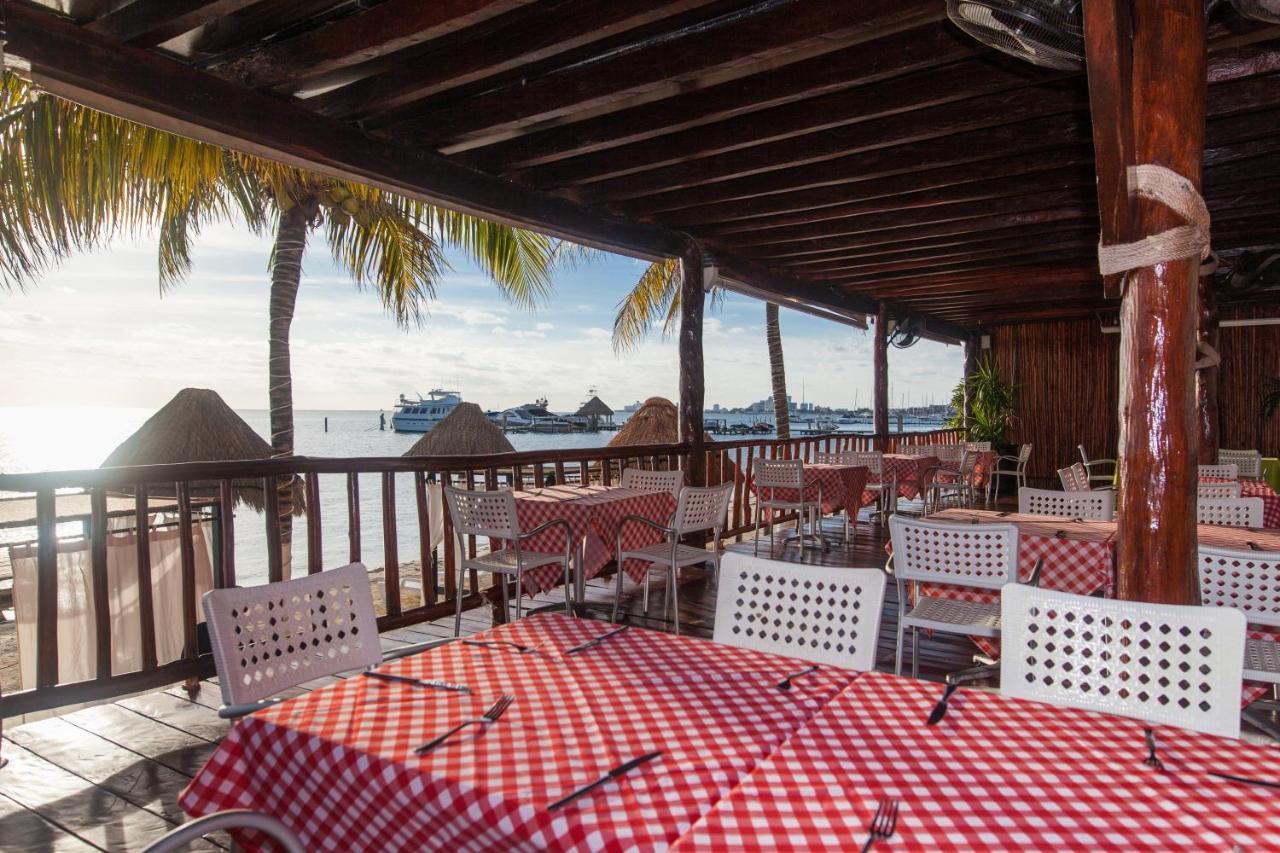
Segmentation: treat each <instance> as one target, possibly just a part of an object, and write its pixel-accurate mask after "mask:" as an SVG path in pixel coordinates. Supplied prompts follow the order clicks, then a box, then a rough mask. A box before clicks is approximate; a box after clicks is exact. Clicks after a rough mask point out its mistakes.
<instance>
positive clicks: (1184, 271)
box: [1086, 0, 1206, 604]
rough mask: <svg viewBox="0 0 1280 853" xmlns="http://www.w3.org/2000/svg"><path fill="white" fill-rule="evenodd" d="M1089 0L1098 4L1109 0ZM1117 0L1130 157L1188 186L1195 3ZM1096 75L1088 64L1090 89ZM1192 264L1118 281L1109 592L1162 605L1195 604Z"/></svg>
mask: <svg viewBox="0 0 1280 853" xmlns="http://www.w3.org/2000/svg"><path fill="white" fill-rule="evenodd" d="M1092 2H1093V3H1094V4H1101V5H1103V6H1106V5H1109V4H1111V5H1115V2H1116V0H1092ZM1120 2H1122V3H1125V5H1130V7H1131V9H1132V41H1131V44H1132V53H1131V69H1130V70H1131V75H1132V77H1131V79H1132V84H1131V88H1130V92H1129V98H1128V103H1127V111H1128V112H1129V114H1130V117H1131V127H1132V133H1133V157H1134V162H1136V163H1138V164H1142V163H1155V164H1159V165H1161V166H1165V167H1166V168H1169V169H1171V170H1173V171H1175V172H1177V173H1179V174H1181V175H1184V176H1185V177H1187V178H1188V179H1190V180H1191V181H1192V182H1193V183H1194V184H1195V186H1196V187H1199V186H1200V161H1201V158H1202V156H1203V153H1204V129H1205V88H1206V81H1205V63H1206V59H1205V15H1204V3H1203V0H1132V2H1131V4H1130V3H1127V2H1125V0H1120ZM1086 8H1088V6H1087V5H1086ZM1088 23H1089V19H1088V18H1086V26H1088ZM1093 36H1094V33H1089V37H1090V38H1092V37H1093ZM1120 43H1121V44H1123V43H1124V41H1123V39H1121V40H1120ZM1091 56H1092V54H1091ZM1121 56H1123V51H1122V52H1121ZM1120 79H1123V78H1122V77H1121V78H1120ZM1097 82H1098V81H1096V80H1095V77H1094V70H1093V69H1091V70H1090V85H1091V86H1094V85H1095V84H1096V83H1097ZM1095 118H1096V117H1095ZM1132 211H1133V220H1132V221H1133V225H1134V227H1133V234H1134V236H1135V237H1136V238H1141V237H1144V236H1147V235H1152V234H1158V233H1160V232H1162V231H1165V230H1167V229H1169V228H1173V227H1175V226H1179V225H1182V224H1183V222H1182V221H1181V220H1180V219H1179V217H1177V216H1176V215H1175V214H1173V213H1172V212H1171V211H1169V210H1168V209H1166V208H1164V207H1162V206H1160V205H1158V204H1155V203H1152V202H1147V201H1138V200H1135V201H1133V203H1132ZM1198 269H1199V260H1198V259H1187V260H1180V261H1171V262H1166V263H1161V264H1157V265H1155V266H1151V267H1144V268H1141V269H1136V270H1132V271H1131V272H1130V273H1129V274H1128V276H1127V281H1126V283H1125V289H1124V298H1123V301H1122V303H1121V309H1120V482H1119V487H1120V488H1119V501H1118V505H1117V507H1116V509H1117V512H1118V515H1119V517H1120V523H1119V531H1118V533H1117V540H1116V541H1117V560H1118V594H1119V596H1120V598H1124V599H1130V600H1140V601H1153V602H1160V603H1166V604H1188V603H1194V602H1197V601H1198V600H1199V594H1198V589H1197V584H1196V568H1195V552H1196V524H1195V503H1196V437H1197V429H1196V414H1195V409H1196V390H1195V367H1194V363H1195V349H1196V314H1197V312H1196V281H1197V277H1198V275H1197V274H1198Z"/></svg>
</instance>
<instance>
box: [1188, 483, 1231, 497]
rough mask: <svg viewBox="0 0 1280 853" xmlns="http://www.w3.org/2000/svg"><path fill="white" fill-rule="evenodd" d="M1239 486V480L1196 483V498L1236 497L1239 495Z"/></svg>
mask: <svg viewBox="0 0 1280 853" xmlns="http://www.w3.org/2000/svg"><path fill="white" fill-rule="evenodd" d="M1240 490H1241V486H1240V483H1239V481H1237V482H1234V483H1197V484H1196V497H1198V498H1238V497H1240Z"/></svg>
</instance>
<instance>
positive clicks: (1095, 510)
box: [1018, 488, 1116, 521]
mask: <svg viewBox="0 0 1280 853" xmlns="http://www.w3.org/2000/svg"><path fill="white" fill-rule="evenodd" d="M1115 499H1116V496H1115V492H1113V491H1111V490H1110V489H1107V490H1105V491H1104V490H1099V491H1096V492H1056V491H1053V490H1051V489H1032V488H1026V489H1020V490H1019V491H1018V512H1025V513H1029V514H1031V515H1055V516H1061V517H1063V518H1088V519H1093V520H1096V521H1111V520H1112V519H1113V518H1115Z"/></svg>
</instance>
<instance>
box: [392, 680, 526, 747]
mask: <svg viewBox="0 0 1280 853" xmlns="http://www.w3.org/2000/svg"><path fill="white" fill-rule="evenodd" d="M514 701H516V697H514V696H510V695H508V694H506V693H504V694H502V695H501V696H499V697H498V701H496V702H494V703H493V704H492V705H491V706H489V710H487V711H485V712H484V714H483V716H479V717H475V718H473V719H470V720H463V721H462V722H460V723H458V724H457V725H456V726H454V727H453V728H451V729H449V731H447V732H445V733H444V734H442V735H440V736H439V737H438V738H435V739H433V740H429V741H427V742H426V743H424V744H423V745H422V746H420V747H418V748H417V749H415V750H414V751H413V754H414V755H426V754H427V753H428V752H430V751H431V750H433V749H435V748H436V747H437V746H439V745H440V744H442V743H444V742H445V741H446V740H448V739H449V738H451V737H453V736H454V735H455V734H457V733H458V732H460V731H462V730H463V729H465V728H466V727H467V726H474V725H483V726H487V725H489V724H490V723H496V722H497V721H498V718H499V717H501V716H502V715H503V714H505V713H506V712H507V709H508V708H510V707H511V703H512V702H514Z"/></svg>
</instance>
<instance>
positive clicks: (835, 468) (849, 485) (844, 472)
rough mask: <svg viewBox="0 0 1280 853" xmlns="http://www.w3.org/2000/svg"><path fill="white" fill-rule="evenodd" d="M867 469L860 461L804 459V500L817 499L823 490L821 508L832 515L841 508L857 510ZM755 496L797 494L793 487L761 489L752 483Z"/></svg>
mask: <svg viewBox="0 0 1280 853" xmlns="http://www.w3.org/2000/svg"><path fill="white" fill-rule="evenodd" d="M867 473H868V471H867V469H866V468H864V467H862V466H860V465H825V464H824V465H820V464H816V463H815V464H809V463H807V462H806V463H805V466H804V479H805V487H804V493H805V500H810V501H816V500H817V499H818V494H819V492H821V494H822V512H823V514H824V515H831V514H832V513H836V512H839V511H840V510H842V509H853V510H857V509H858V508H859V507H860V506H861V505H862V504H861V503H859V498H860V496H861V495H862V490H863V489H864V488H865V487H866V485H867ZM753 488H755V491H756V498H757V500H758V499H759V498H760V497H761V492H762V491H763V495H764V497H766V498H767V497H769V496H770V495H772V496H773V497H774V498H776V499H777V500H780V501H794V500H797V499H798V497H799V495H798V493H797V490H796V489H764V490H761V489H760V488H759V487H756V486H753Z"/></svg>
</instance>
